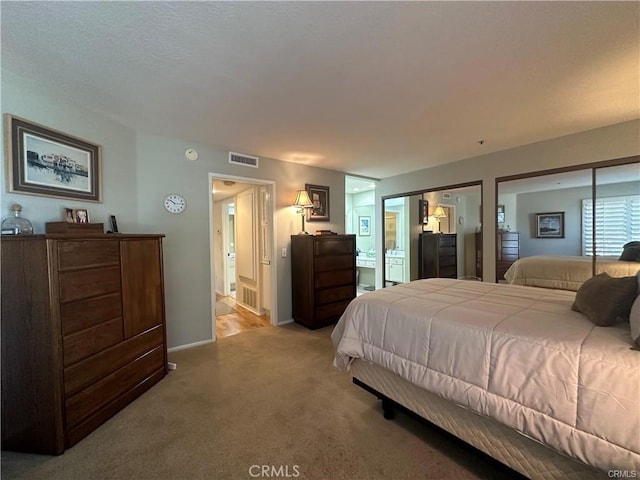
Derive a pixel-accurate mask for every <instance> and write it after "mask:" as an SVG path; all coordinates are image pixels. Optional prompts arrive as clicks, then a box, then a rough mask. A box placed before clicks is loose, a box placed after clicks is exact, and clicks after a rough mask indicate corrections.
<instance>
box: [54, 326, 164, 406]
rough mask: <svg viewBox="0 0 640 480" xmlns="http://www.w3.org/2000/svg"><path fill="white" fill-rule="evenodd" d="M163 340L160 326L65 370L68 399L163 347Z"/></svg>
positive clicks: (65, 390)
mask: <svg viewBox="0 0 640 480" xmlns="http://www.w3.org/2000/svg"><path fill="white" fill-rule="evenodd" d="M163 338H164V332H163V330H162V327H161V326H158V327H155V328H152V329H151V330H148V331H146V332H144V333H141V334H140V335H136V336H135V337H133V338H129V339H127V340H125V341H124V342H122V343H119V344H117V345H114V346H113V347H111V348H108V349H107V350H104V351H102V352H100V353H97V354H95V355H94V356H92V357H89V358H87V359H86V360H84V361H82V362H80V363H76V364H75V365H72V366H70V367H67V368H65V369H64V392H65V395H66V396H67V397H68V396H71V395H73V394H75V393H77V392H79V391H80V390H82V389H83V388H85V387H86V386H88V385H90V384H92V383H94V382H96V381H97V380H100V379H101V378H103V377H106V376H107V375H109V374H110V373H112V372H115V371H116V370H118V369H119V368H121V367H123V366H124V365H126V364H128V363H131V362H132V361H134V360H135V359H136V358H138V357H141V356H142V355H143V354H144V353H145V352H149V351H151V350H153V349H154V348H155V347H157V346H159V345H162V342H163Z"/></svg>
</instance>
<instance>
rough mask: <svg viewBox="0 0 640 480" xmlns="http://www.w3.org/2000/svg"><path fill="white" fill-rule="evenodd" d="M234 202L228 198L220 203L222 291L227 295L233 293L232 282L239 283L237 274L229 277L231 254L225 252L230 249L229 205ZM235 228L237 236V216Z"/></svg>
mask: <svg viewBox="0 0 640 480" xmlns="http://www.w3.org/2000/svg"><path fill="white" fill-rule="evenodd" d="M214 203H215V202H214ZM232 203H234V200H232V199H228V200H222V204H221V205H220V206H221V207H222V214H221V217H222V248H223V252H222V263H223V264H224V268H223V269H222V279H223V287H222V293H224V295H226V296H229V295H231V282H234V283H235V284H236V285H237V284H238V282H237V281H236V278H235V276H234V277H233V279H231V278H229V254H228V252H227V254H225V252H224V251H226V250H228V246H229V245H228V244H229V205H231V204H232ZM234 208H235V204H234ZM234 217H235V215H234ZM233 228H234V235H233V236H234V238H235V218H234V222H233ZM214 285H215V282H214Z"/></svg>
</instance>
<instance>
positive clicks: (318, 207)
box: [304, 183, 329, 222]
mask: <svg viewBox="0 0 640 480" xmlns="http://www.w3.org/2000/svg"><path fill="white" fill-rule="evenodd" d="M304 188H305V190H306V191H307V194H308V195H309V198H310V199H311V203H313V207H311V208H305V212H306V213H305V214H306V216H307V222H328V221H329V187H323V186H321V185H310V184H308V183H307V184H306V185H305V186H304Z"/></svg>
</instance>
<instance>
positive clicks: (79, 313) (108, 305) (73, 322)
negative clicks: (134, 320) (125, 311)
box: [60, 292, 122, 335]
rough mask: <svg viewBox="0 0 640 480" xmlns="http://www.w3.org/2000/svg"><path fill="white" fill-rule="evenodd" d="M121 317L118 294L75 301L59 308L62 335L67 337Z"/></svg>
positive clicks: (120, 300) (120, 299)
mask: <svg viewBox="0 0 640 480" xmlns="http://www.w3.org/2000/svg"><path fill="white" fill-rule="evenodd" d="M121 316H122V298H121V295H120V292H117V293H110V294H109V295H103V296H101V297H93V298H89V299H83V300H77V301H75V302H71V303H65V304H62V305H61V306H60V321H61V323H62V334H63V335H69V334H71V333H74V332H77V331H78V330H82V329H84V328H89V327H91V326H93V325H98V324H99V323H102V322H106V321H107V320H111V319H113V318H116V317H121Z"/></svg>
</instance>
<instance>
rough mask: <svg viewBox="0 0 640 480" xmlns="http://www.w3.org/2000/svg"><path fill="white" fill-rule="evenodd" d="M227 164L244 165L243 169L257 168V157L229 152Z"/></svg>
mask: <svg viewBox="0 0 640 480" xmlns="http://www.w3.org/2000/svg"><path fill="white" fill-rule="evenodd" d="M229 163H235V164H236V165H244V166H245V167H253V168H258V157H252V156H251V155H242V154H241V153H233V152H229Z"/></svg>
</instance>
